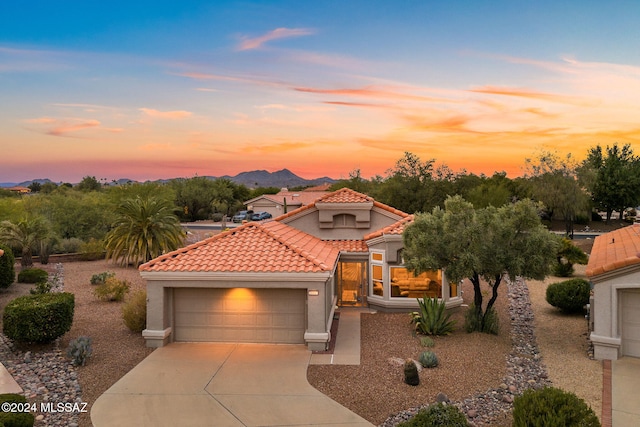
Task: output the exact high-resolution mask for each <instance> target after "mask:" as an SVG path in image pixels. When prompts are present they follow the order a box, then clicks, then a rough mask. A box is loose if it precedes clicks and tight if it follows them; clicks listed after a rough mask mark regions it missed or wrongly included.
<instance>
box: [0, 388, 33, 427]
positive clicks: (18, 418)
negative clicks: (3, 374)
mask: <svg viewBox="0 0 640 427" xmlns="http://www.w3.org/2000/svg"><path fill="white" fill-rule="evenodd" d="M5 402H7V403H27V399H26V398H25V397H24V396H22V395H21V394H15V393H5V394H0V404H2V403H5ZM34 422H35V418H34V416H33V414H31V413H29V412H8V411H0V426H4V427H32V426H33V424H34Z"/></svg>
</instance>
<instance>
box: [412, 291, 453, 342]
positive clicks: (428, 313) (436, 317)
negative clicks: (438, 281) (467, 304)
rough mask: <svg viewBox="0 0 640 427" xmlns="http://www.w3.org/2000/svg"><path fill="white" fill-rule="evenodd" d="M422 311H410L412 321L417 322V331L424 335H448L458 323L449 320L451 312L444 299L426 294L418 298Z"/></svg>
mask: <svg viewBox="0 0 640 427" xmlns="http://www.w3.org/2000/svg"><path fill="white" fill-rule="evenodd" d="M417 300H418V305H419V306H420V311H414V312H412V313H410V315H411V322H412V323H414V324H415V326H416V331H417V332H418V333H421V334H424V335H448V334H450V333H451V332H453V328H454V327H455V325H456V322H455V321H454V320H449V318H450V317H451V314H450V313H447V309H446V307H445V304H444V302H443V301H438V299H437V298H428V297H427V296H425V297H424V298H422V300H421V299H420V298H417Z"/></svg>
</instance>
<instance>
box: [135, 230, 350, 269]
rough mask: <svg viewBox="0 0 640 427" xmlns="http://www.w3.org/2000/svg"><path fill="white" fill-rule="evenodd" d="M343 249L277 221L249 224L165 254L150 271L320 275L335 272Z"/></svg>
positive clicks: (148, 263) (152, 261)
mask: <svg viewBox="0 0 640 427" xmlns="http://www.w3.org/2000/svg"><path fill="white" fill-rule="evenodd" d="M339 253H340V251H339V249H338V248H336V247H334V246H333V245H331V244H329V243H327V242H324V241H322V240H320V239H318V238H317V237H314V236H311V235H309V234H306V233H304V232H302V231H300V230H297V229H295V228H293V227H290V226H288V225H286V224H282V223H278V222H275V221H270V222H265V223H248V224H245V225H243V226H240V227H238V228H236V229H234V230H230V231H227V232H224V233H221V234H218V235H215V236H213V237H210V238H208V239H205V240H202V241H200V242H198V243H195V244H193V245H190V246H186V247H184V248H181V249H178V250H176V251H173V252H170V253H167V254H165V255H162V256H160V257H158V258H156V259H153V260H151V261H149V262H147V263H146V264H142V265H141V266H140V268H139V270H140V271H141V272H142V271H145V272H146V271H148V272H247V273H285V272H290V273H316V272H325V271H331V270H333V268H334V266H335V263H336V261H337V259H338V256H339Z"/></svg>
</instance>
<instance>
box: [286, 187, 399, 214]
mask: <svg viewBox="0 0 640 427" xmlns="http://www.w3.org/2000/svg"><path fill="white" fill-rule="evenodd" d="M317 203H349V204H354V203H355V204H357V203H373V206H375V207H377V208H379V209H382V210H385V211H387V212H390V213H393V214H395V215H398V216H400V217H403V218H404V217H408V216H409V214H408V213H406V212H402V211H401V210H398V209H395V208H392V207H391V206H388V205H385V204H384V203H380V202H377V201H375V200H374V199H373V197H370V196H367V195H366V194H362V193H358V192H357V191H355V190H352V189H350V188H346V187H345V188H341V189H339V190H337V191H334V192H332V193H329V194H327V195H325V196H323V197H320V198H319V199H316V200H315V201H314V202H313V203H309V204H308V205H305V206H302V207H300V208H298V209H295V210H293V211H291V212H289V213H286V214H284V215H280V216H279V217H277V218H276V221H282V220H284V219H287V218H290V217H292V216H294V215H297V214H299V213H300V212H304V211H305V210H307V209H312V208H315V207H316V204H317Z"/></svg>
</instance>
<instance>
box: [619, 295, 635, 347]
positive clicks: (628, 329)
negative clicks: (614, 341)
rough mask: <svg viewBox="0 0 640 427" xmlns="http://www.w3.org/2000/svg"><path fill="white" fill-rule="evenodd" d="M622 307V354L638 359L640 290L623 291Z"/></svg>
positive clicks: (621, 297) (621, 296)
mask: <svg viewBox="0 0 640 427" xmlns="http://www.w3.org/2000/svg"><path fill="white" fill-rule="evenodd" d="M620 302H621V303H620V305H621V306H622V310H621V311H622V354H623V355H624V356H634V357H640V290H628V291H623V292H622V293H621V295H620Z"/></svg>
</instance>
